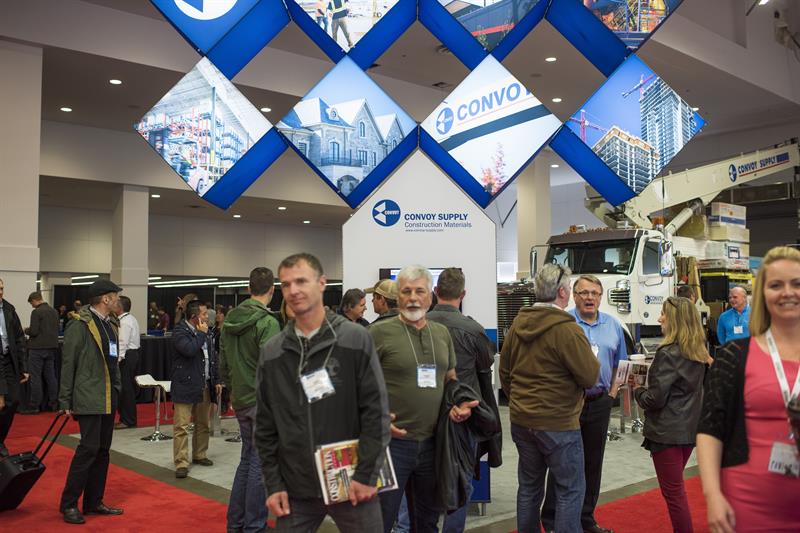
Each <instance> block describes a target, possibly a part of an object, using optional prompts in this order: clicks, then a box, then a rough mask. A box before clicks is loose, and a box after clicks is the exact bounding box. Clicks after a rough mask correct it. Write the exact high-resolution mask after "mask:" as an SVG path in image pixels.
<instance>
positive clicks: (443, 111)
mask: <svg viewBox="0 0 800 533" xmlns="http://www.w3.org/2000/svg"><path fill="white" fill-rule="evenodd" d="M421 126H422V128H423V129H424V130H425V131H426V132H427V133H428V134H430V136H431V137H433V139H434V140H435V141H436V142H437V143H439V145H440V146H441V147H442V148H444V149H445V150H446V151H447V153H448V154H450V156H452V157H453V159H455V160H456V161H458V163H459V164H460V165H461V166H462V167H463V168H464V170H466V171H467V172H468V173H469V174H470V175H471V176H472V178H473V179H474V180H475V181H477V182H478V183H480V184H481V186H482V187H483V189H484V190H485V191H486V192H488V193H489V194H492V195H495V194H497V193H498V192H500V191H501V190H502V189H503V187H504V186H505V185H506V184H507V183H508V180H509V179H511V178H512V177H513V176H514V175H516V174H517V172H518V171H519V170H520V168H522V166H523V165H524V164H525V163H527V162H528V160H529V159H530V158H531V156H532V155H533V154H535V153H536V152H537V151H538V150H539V149H540V148H541V147H542V146H543V145H544V144H545V143H546V142H547V141H548V140H550V137H551V136H552V135H553V134H554V133H555V132H556V130H558V128H559V127H560V126H561V122H560V121H559V120H558V119H557V118H556V117H555V115H553V114H552V113H551V112H550V111H549V110H548V109H547V108H546V107H545V106H544V104H542V102H540V101H539V100H538V99H537V98H536V96H534V94H533V93H532V92H530V91H529V90H528V89H527V88H526V87H525V86H524V85H522V83H520V81H519V80H517V79H516V78H515V77H514V76H513V75H512V74H511V73H510V72H508V70H506V69H505V67H503V65H501V64H500V63H499V62H498V61H497V60H496V59H495V58H494V57H493V56H487V57H486V59H484V60H483V61H482V62H481V64H480V65H478V66H477V68H475V70H473V71H472V72H471V73H470V75H469V76H467V78H466V79H464V81H462V82H461V83H460V84H459V85H458V87H456V88H455V90H453V92H452V93H451V94H450V95H449V96H448V97H447V99H445V101H444V102H442V103H441V104H439V106H438V107H437V108H436V109H435V110H434V111H433V113H431V114H430V115H429V116H428V118H426V119H425V120H424V121H423V122H422V124H421Z"/></svg>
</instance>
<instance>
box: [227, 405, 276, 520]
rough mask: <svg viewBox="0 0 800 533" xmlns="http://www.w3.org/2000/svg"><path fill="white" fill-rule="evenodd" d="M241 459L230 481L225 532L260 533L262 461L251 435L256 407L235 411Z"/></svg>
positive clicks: (263, 498)
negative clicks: (239, 437)
mask: <svg viewBox="0 0 800 533" xmlns="http://www.w3.org/2000/svg"><path fill="white" fill-rule="evenodd" d="M236 419H237V420H238V421H239V434H240V435H241V437H242V455H241V458H240V459H239V466H238V467H236V475H235V476H234V477H233V487H231V499H230V502H229V503H228V529H237V530H238V529H241V530H243V531H247V532H251V531H262V530H264V528H265V526H264V524H265V523H266V521H267V507H266V503H265V502H266V501H267V496H266V491H265V490H264V482H263V480H262V479H261V460H260V459H259V458H258V453H256V449H255V442H254V440H253V439H254V435H255V429H256V427H255V423H256V406H255V405H254V406H252V407H246V408H244V409H237V410H236Z"/></svg>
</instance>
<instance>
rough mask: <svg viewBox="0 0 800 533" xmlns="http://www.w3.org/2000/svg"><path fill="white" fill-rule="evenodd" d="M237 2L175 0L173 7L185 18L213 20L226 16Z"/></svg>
mask: <svg viewBox="0 0 800 533" xmlns="http://www.w3.org/2000/svg"><path fill="white" fill-rule="evenodd" d="M236 2H238V0H175V5H176V6H177V8H178V9H180V10H181V11H182V12H183V14H184V15H186V16H187V17H192V18H193V19H197V20H214V19H218V18H220V17H222V16H224V15H226V14H227V13H228V12H229V11H230V10H231V9H233V8H234V6H235V5H236Z"/></svg>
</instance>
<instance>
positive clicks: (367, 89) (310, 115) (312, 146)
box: [276, 57, 416, 197]
mask: <svg viewBox="0 0 800 533" xmlns="http://www.w3.org/2000/svg"><path fill="white" fill-rule="evenodd" d="M276 127H277V128H278V130H279V131H280V132H281V133H283V135H284V136H285V137H286V138H287V139H288V140H289V142H291V143H292V144H293V145H294V147H295V148H296V149H297V151H298V152H300V153H301V154H302V155H303V156H304V157H305V158H306V159H308V160H309V161H310V162H311V163H312V164H313V165H314V166H315V167H316V168H317V169H318V170H319V171H320V172H321V173H322V174H323V175H324V176H325V178H326V179H327V180H328V181H329V182H330V183H331V185H333V187H334V188H336V189H337V190H338V191H339V192H340V193H341V194H342V195H343V196H345V197H346V196H349V195H350V193H352V192H353V191H354V190H355V188H356V187H358V185H359V184H361V182H362V181H364V179H365V178H366V177H367V176H368V175H369V174H370V173H371V172H372V171H373V170H374V169H375V167H377V166H378V165H379V164H380V163H381V161H383V160H384V158H386V156H387V155H388V154H389V153H391V151H392V150H394V149H395V148H397V145H398V144H400V142H401V141H402V140H403V139H404V138H405V137H406V136H407V135H408V134H409V133H411V132H412V131H413V130H414V128H415V127H416V123H415V122H414V120H413V119H412V118H411V117H410V116H408V114H406V112H405V111H403V109H402V108H401V107H400V106H398V105H397V104H396V103H395V102H394V101H392V99H391V98H389V97H388V96H387V95H386V93H384V92H383V90H381V88H380V87H378V85H377V84H376V83H375V82H374V81H372V79H371V78H370V77H369V76H367V74H366V73H365V72H364V71H363V70H361V69H360V68H359V67H358V65H356V64H355V62H353V60H352V59H350V58H349V57H345V58H344V59H342V60H341V61H340V62H339V64H338V65H336V67H334V69H333V70H331V71H330V72H329V73H328V74H327V75H326V76H325V77H324V78H323V79H322V81H320V82H319V83H318V84H317V85H316V86H315V87H314V88H313V89H312V90H311V91H310V92H309V93H308V94H307V95H306V96H305V97H304V98H303V99H302V100H301V101H300V102H299V103H298V104H297V105H296V106H295V107H294V108H293V109H292V110H291V111H290V112H289V113H288V114H287V115H286V116H285V117H284V118H283V119H281V121H280V122H279V123H278V124H277V125H276Z"/></svg>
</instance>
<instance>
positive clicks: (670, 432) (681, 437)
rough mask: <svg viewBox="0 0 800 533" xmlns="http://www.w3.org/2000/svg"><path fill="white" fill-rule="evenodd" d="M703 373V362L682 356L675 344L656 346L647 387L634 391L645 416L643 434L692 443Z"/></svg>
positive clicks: (654, 438)
mask: <svg viewBox="0 0 800 533" xmlns="http://www.w3.org/2000/svg"><path fill="white" fill-rule="evenodd" d="M704 376H705V364H703V363H699V362H697V361H690V360H689V359H686V358H685V357H683V356H682V355H681V352H680V348H679V347H678V345H677V344H668V345H666V346H662V347H660V348H659V349H658V351H657V352H656V356H655V359H653V364H652V366H651V367H650V372H649V374H648V378H647V380H648V386H647V388H644V387H642V388H638V389H636V390H635V391H634V396H635V397H636V403H638V404H639V405H640V406H641V407H642V409H644V413H645V416H646V420H645V423H644V431H643V435H644V437H645V438H647V439H649V440H651V441H653V442H657V443H659V444H676V445H678V444H694V442H695V438H696V436H697V423H698V421H699V420H700V409H701V407H702V403H703V378H704Z"/></svg>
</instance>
